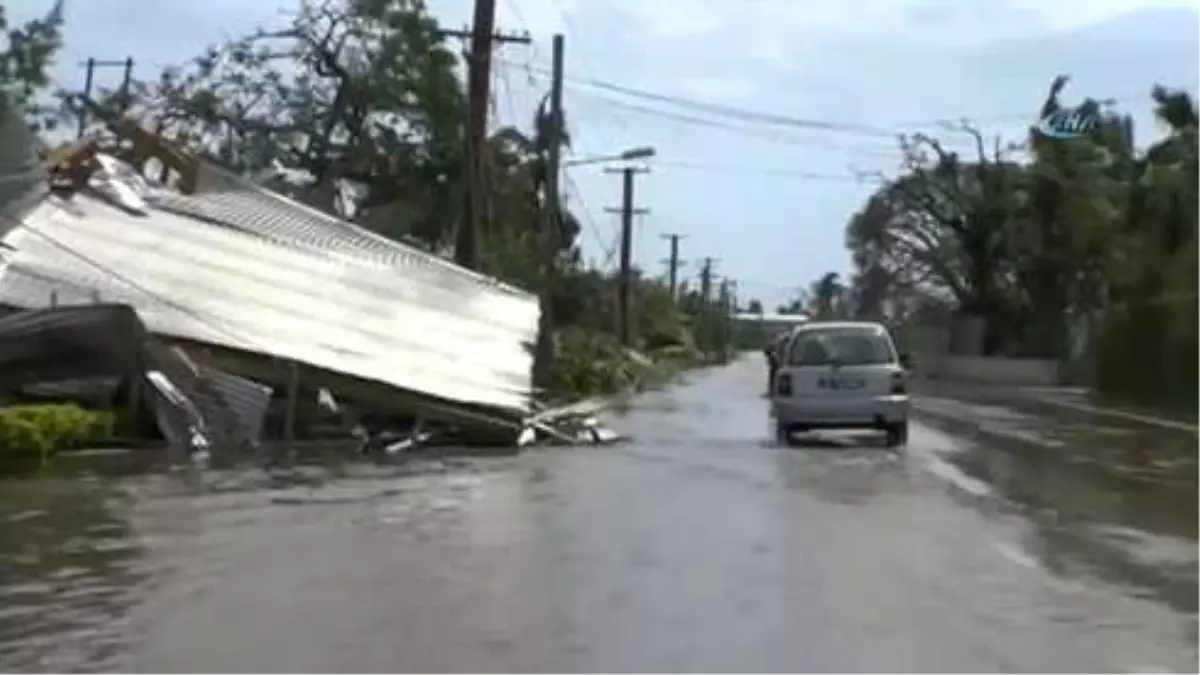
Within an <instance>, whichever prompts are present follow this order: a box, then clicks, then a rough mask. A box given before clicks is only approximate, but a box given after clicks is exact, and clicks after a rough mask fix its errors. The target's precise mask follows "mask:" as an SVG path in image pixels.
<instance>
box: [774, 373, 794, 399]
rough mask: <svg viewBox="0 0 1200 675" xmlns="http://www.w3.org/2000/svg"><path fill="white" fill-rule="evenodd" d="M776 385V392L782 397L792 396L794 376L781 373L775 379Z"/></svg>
mask: <svg viewBox="0 0 1200 675" xmlns="http://www.w3.org/2000/svg"><path fill="white" fill-rule="evenodd" d="M775 381H776V385H775V392H776V393H777V394H779V395H780V396H791V395H792V375H791V373H780V374H779V375H777V376H776V377H775Z"/></svg>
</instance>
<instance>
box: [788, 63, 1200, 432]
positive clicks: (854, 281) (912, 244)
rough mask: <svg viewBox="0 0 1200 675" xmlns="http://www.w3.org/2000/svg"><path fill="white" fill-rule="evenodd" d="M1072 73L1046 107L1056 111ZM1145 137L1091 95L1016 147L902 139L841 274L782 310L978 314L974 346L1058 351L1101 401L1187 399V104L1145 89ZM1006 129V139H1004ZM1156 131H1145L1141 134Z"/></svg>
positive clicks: (970, 133) (850, 229)
mask: <svg viewBox="0 0 1200 675" xmlns="http://www.w3.org/2000/svg"><path fill="white" fill-rule="evenodd" d="M1066 84H1067V78H1066V77H1059V78H1057V79H1055V80H1054V82H1053V83H1052V84H1051V86H1050V89H1049V93H1048V95H1047V97H1046V100H1045V102H1044V104H1043V108H1042V112H1043V114H1046V113H1050V112H1053V111H1055V110H1059V109H1061V108H1062V107H1063V106H1062V104H1061V103H1060V101H1059V96H1060V94H1061V93H1062V91H1063V89H1064V88H1065V87H1066ZM1147 90H1148V95H1149V96H1150V97H1151V98H1152V99H1153V101H1154V103H1155V105H1156V114H1157V118H1158V127H1159V128H1158V129H1156V130H1154V131H1155V132H1157V133H1155V134H1154V138H1153V139H1151V138H1149V137H1150V136H1151V134H1149V133H1146V132H1145V131H1144V130H1143V131H1142V133H1141V134H1139V135H1135V128H1134V124H1133V121H1132V120H1131V119H1130V118H1129V117H1127V116H1121V115H1119V114H1117V113H1115V112H1112V111H1111V110H1110V109H1108V108H1106V107H1104V106H1102V105H1101V104H1100V103H1099V102H1097V101H1093V100H1088V101H1085V102H1084V103H1083V105H1082V109H1083V110H1085V111H1086V112H1088V113H1090V114H1094V115H1096V116H1097V117H1098V119H1099V124H1098V125H1097V126H1096V129H1095V130H1094V132H1093V133H1091V134H1089V135H1088V136H1086V137H1084V138H1078V139H1071V140H1055V139H1051V138H1047V137H1045V136H1043V135H1041V134H1040V133H1039V132H1037V131H1036V130H1034V129H1030V131H1029V135H1028V137H1027V138H1025V139H1020V140H1022V141H1023V142H1021V143H1019V144H1006V143H1005V139H999V138H988V137H985V136H984V135H983V134H982V133H980V132H979V131H978V130H977V129H975V128H973V127H971V126H969V125H966V124H964V125H962V126H961V127H960V128H958V129H956V130H954V133H955V134H957V135H958V136H959V137H960V138H961V137H962V135H964V134H965V137H966V138H968V139H970V140H971V143H970V145H971V146H973V147H974V151H973V152H966V153H963V152H955V151H951V150H949V149H947V147H946V144H945V141H943V140H940V139H938V138H933V137H929V136H922V135H917V136H912V137H907V138H904V139H902V141H901V143H902V149H903V151H904V157H905V162H904V169H903V171H901V172H900V174H899V175H897V176H878V177H877V178H878V181H879V187H878V189H877V190H876V191H875V193H874V194H872V195H871V196H870V198H869V199H868V200H867V202H866V204H864V205H863V208H862V209H861V211H859V213H857V214H856V215H855V216H854V217H853V218H852V219H851V221H850V222H849V224H848V225H847V227H846V245H847V247H848V248H849V250H850V252H851V254H852V257H853V263H854V271H853V274H852V276H851V278H849V279H842V278H840V277H839V275H838V274H836V273H833V272H830V273H828V274H826V275H824V276H822V277H821V278H819V279H817V280H815V281H814V282H813V283H812V284H811V287H810V288H809V289H808V292H807V293H805V294H804V296H803V297H801V298H798V299H797V300H796V301H795V302H793V303H792V304H791V305H789V306H785V307H781V308H779V309H780V310H781V311H792V312H798V311H804V312H807V313H809V314H810V315H812V316H814V317H818V318H832V317H844V316H855V317H864V318H872V319H883V320H884V321H886V322H887V323H889V324H891V325H893V326H897V327H901V326H904V325H905V324H910V325H911V324H926V325H941V326H952V325H954V324H955V323H956V322H961V320H963V319H966V320H968V321H974V322H975V323H976V324H977V325H980V327H981V333H982V340H981V342H982V351H983V354H984V355H996V356H1014V357H1039V358H1051V359H1059V360H1062V361H1064V362H1065V363H1067V364H1068V367H1069V368H1070V373H1071V377H1072V378H1073V379H1075V380H1076V381H1079V382H1081V383H1084V384H1090V385H1092V386H1094V387H1095V389H1096V391H1097V392H1098V393H1099V395H1100V396H1101V397H1102V398H1103V399H1107V400H1110V401H1112V402H1115V403H1123V404H1134V405H1142V406H1152V407H1156V408H1159V409H1174V410H1188V411H1191V413H1192V415H1191V416H1192V417H1194V411H1195V410H1196V407H1197V403H1198V402H1197V386H1196V372H1197V369H1198V368H1200V364H1198V363H1197V354H1198V352H1200V343H1198V341H1197V324H1198V317H1197V296H1196V288H1197V267H1196V264H1197V261H1196V256H1197V212H1196V208H1197V200H1198V195H1197V183H1198V178H1197V136H1196V132H1197V119H1198V116H1197V108H1196V102H1195V101H1193V100H1192V99H1191V97H1190V96H1189V95H1188V94H1187V93H1186V92H1183V91H1174V90H1171V89H1167V88H1164V87H1158V86H1156V87H1153V88H1150V87H1147ZM1010 140H1011V139H1010ZM1151 141H1152V142H1151Z"/></svg>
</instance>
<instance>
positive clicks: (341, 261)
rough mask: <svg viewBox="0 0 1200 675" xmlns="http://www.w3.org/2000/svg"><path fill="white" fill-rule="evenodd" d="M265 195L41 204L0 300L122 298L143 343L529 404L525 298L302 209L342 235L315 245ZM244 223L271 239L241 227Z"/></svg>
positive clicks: (531, 317)
mask: <svg viewBox="0 0 1200 675" xmlns="http://www.w3.org/2000/svg"><path fill="white" fill-rule="evenodd" d="M260 197H261V195H259V197H255V199H257V200H258V201H259V202H260V203H274V206H273V207H271V208H266V209H265V211H264V212H261V213H256V214H253V215H252V214H251V213H250V212H249V210H248V209H234V215H229V214H225V215H224V216H217V215H215V214H207V217H197V216H199V215H200V214H198V213H197V214H195V215H184V214H183V211H184V210H185V209H183V208H181V207H180V205H179V204H178V203H176V204H174V205H170V204H164V206H166V207H168V208H170V210H169V211H168V210H167V209H165V208H152V209H151V210H149V211H148V212H147V213H146V214H143V215H139V214H136V213H131V212H129V211H127V210H125V209H122V208H120V207H118V206H115V205H113V204H111V203H109V202H107V201H105V200H103V199H101V198H98V197H94V196H91V195H89V194H86V193H81V194H78V195H76V196H75V197H74V198H72V199H71V200H70V201H69V202H64V201H62V200H60V199H57V198H47V199H45V200H44V201H42V202H41V203H40V204H39V205H37V206H36V207H35V208H34V209H32V210H31V211H29V212H28V213H27V214H26V215H25V217H24V218H23V220H22V224H21V225H20V226H19V227H16V228H14V229H12V230H11V231H9V232H7V233H6V234H5V235H4V237H3V238H2V239H0V242H2V243H4V244H7V245H8V246H10V247H11V248H12V249H15V250H11V251H3V252H0V303H3V304H9V305H13V306H18V307H25V308H35V307H46V306H49V305H50V304H52V303H53V302H56V301H57V302H58V303H60V304H76V303H89V302H93V301H95V300H96V299H97V298H100V299H102V300H103V301H104V302H122V303H127V304H130V305H132V306H133V307H135V308H136V309H137V310H138V313H139V315H140V316H141V317H142V318H143V320H144V321H145V323H146V325H147V326H148V327H149V329H150V330H151V331H152V332H154V333H159V334H164V335H170V336H175V337H180V338H186V339H190V340H195V341H199V342H205V343H210V344H216V345H220V346H225V347H231V348H235V349H240V350H245V351H250V352H257V353H262V354H268V355H273V356H278V357H281V358H286V359H291V360H295V361H298V362H301V363H308V364H311V365H314V366H317V367H320V368H324V369H328V370H331V371H336V372H340V373H344V374H347V375H350V376H354V377H358V378H362V379H366V380H371V381H375V382H380V383H384V384H388V385H392V386H395V387H399V388H403V389H407V390H410V391H413V392H418V393H422V394H425V395H428V396H433V397H437V398H440V399H445V400H449V401H456V402H461V403H466V404H472V405H479V406H486V407H489V408H495V409H499V410H503V411H506V412H509V413H512V414H523V413H524V412H526V411H527V410H528V406H529V399H530V392H531V389H532V386H531V382H530V368H531V365H532V355H531V353H530V350H529V345H532V343H533V342H534V341H535V339H536V334H537V323H538V315H539V312H540V308H539V305H538V302H537V300H536V298H534V297H533V296H531V295H529V294H527V293H523V292H520V291H516V290H515V289H511V288H509V287H505V286H503V285H501V284H498V283H496V282H494V281H491V280H488V279H487V278H486V277H480V276H479V275H477V274H475V273H473V272H469V271H467V270H464V269H462V268H458V267H455V266H454V265H452V264H450V263H447V262H445V261H440V260H438V261H430V260H428V258H429V257H431V256H429V255H428V254H424V253H422V252H419V251H416V250H415V249H411V248H409V247H405V246H403V245H401V244H398V243H395V242H390V241H388V240H383V241H382V242H381V241H378V240H373V239H372V237H373V235H372V237H365V235H362V233H361V232H357V228H352V227H347V228H344V231H342V230H339V226H338V223H340V221H337V220H336V219H326V220H325V221H324V222H319V221H321V219H320V218H315V217H312V216H311V214H310V216H309V217H310V218H313V220H309V221H307V222H308V223H309V225H310V226H314V220H315V221H318V222H317V223H316V225H315V226H316V227H319V228H324V231H325V233H329V232H333V233H335V234H337V233H338V232H342V234H345V233H347V232H348V233H350V234H349V235H348V236H347V237H339V236H335V237H333V238H332V239H321V238H320V237H317V238H316V239H314V238H313V237H312V236H308V235H304V230H303V228H302V227H299V226H297V225H292V226H291V227H290V228H289V226H288V225H287V222H288V219H289V218H296V217H299V216H298V215H297V214H298V213H299V212H302V211H304V209H305V208H306V207H300V208H299V209H296V208H294V207H291V206H287V205H284V206H280V205H279V204H281V203H282V202H278V201H277V200H273V199H266V200H262V199H261V198H260ZM225 198H226V199H229V195H228V194H226V195H225ZM203 199H205V198H204V197H203V196H201V197H200V201H203ZM207 199H209V200H212V199H215V198H214V197H212V196H209V197H208V198H207ZM280 199H282V198H280ZM233 200H234V201H236V200H237V198H236V197H234V198H233ZM193 206H195V201H194V202H193ZM297 206H298V205H297ZM322 218H325V217H322ZM255 220H257V222H258V223H259V225H258V227H260V228H273V229H274V232H273V233H270V232H268V233H263V232H254V231H248V223H250V222H251V221H255ZM330 221H332V222H330ZM342 225H346V224H342ZM288 233H292V235H295V234H296V233H300V235H296V236H290V237H289V236H288ZM318 234H320V232H319V231H318ZM302 235H303V236H302ZM366 239H371V240H372V241H371V247H364V246H363V244H364V243H365V241H364V240H366ZM380 239H382V238H380ZM368 249H369V250H372V251H374V252H375V255H367V254H366V252H365V251H366V250H368ZM400 253H403V254H405V255H407V256H408V258H407V259H415V260H416V261H417V262H419V263H420V264H404V260H405V259H406V257H405V255H400Z"/></svg>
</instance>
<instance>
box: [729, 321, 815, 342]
mask: <svg viewBox="0 0 1200 675" xmlns="http://www.w3.org/2000/svg"><path fill="white" fill-rule="evenodd" d="M809 320H810V319H809V316H808V315H807V314H778V313H775V312H766V313H763V314H754V313H751V312H738V313H737V314H734V315H733V332H734V344H736V345H737V346H738V348H740V349H762V348H763V346H764V345H766V344H767V340H769V339H770V338H771V336H773V335H775V334H776V333H778V332H780V331H785V330H788V329H789V328H793V327H795V326H798V325H800V324H802V323H806V322H807V321H809Z"/></svg>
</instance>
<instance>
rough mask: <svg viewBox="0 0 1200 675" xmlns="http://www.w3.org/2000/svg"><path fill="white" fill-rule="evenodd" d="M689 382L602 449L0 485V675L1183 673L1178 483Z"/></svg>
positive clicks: (740, 367)
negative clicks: (1118, 475)
mask: <svg viewBox="0 0 1200 675" xmlns="http://www.w3.org/2000/svg"><path fill="white" fill-rule="evenodd" d="M688 379H689V380H690V382H689V383H687V384H684V385H682V386H680V387H676V388H673V389H671V390H669V391H664V392H658V393H651V394H648V395H646V396H643V397H642V398H640V399H639V400H638V401H637V402H636V404H635V405H634V406H632V407H631V409H630V410H628V411H625V412H624V413H622V414H621V415H619V416H615V417H614V418H613V420H612V421H613V426H614V427H616V428H618V429H619V430H620V431H622V432H623V433H626V434H628V435H630V436H631V437H632V440H631V442H629V443H626V444H623V445H619V446H614V447H607V448H585V449H573V450H540V451H534V452H531V453H527V454H525V455H523V456H521V457H514V458H500V459H471V460H465V459H458V460H431V461H427V462H422V463H418V464H414V465H407V466H404V467H381V466H369V465H339V466H325V467H316V466H310V467H301V468H293V469H275V470H272V471H271V472H266V471H263V470H261V469H246V470H236V471H235V470H228V471H210V472H208V473H205V474H203V475H182V474H161V473H159V474H139V475H131V476H124V477H119V478H118V477H91V478H88V477H74V478H63V477H60V478H44V479H38V480H22V481H9V482H4V483H0V669H3V670H32V671H48V670H56V671H62V670H72V671H75V670H78V671H113V670H125V671H129V670H132V671H160V672H161V671H168V672H171V671H176V672H177V671H217V672H224V671H239V672H246V671H264V672H283V671H291V672H295V671H300V672H312V671H326V672H329V671H333V672H337V671H414V670H415V671H481V670H482V671H511V670H529V671H563V670H566V671H614V670H615V671H685V670H686V671H808V670H823V671H864V670H866V671H872V670H873V671H879V670H883V671H956V672H963V671H967V672H979V671H991V672H996V671H1041V672H1045V671H1093V672H1096V671H1099V672H1145V671H1161V670H1176V671H1194V670H1195V668H1196V658H1197V643H1196V613H1195V612H1196V607H1195V605H1196V568H1195V561H1194V558H1193V559H1192V560H1190V562H1189V561H1187V560H1181V559H1180V558H1179V555H1174V557H1173V556H1172V555H1167V554H1165V553H1161V552H1162V551H1172V552H1175V551H1176V548H1172V546H1170V545H1169V543H1168V542H1175V543H1180V542H1182V544H1188V545H1190V547H1191V549H1192V555H1193V556H1194V553H1195V538H1196V531H1195V519H1196V511H1197V502H1196V492H1195V485H1194V483H1192V484H1191V485H1190V487H1188V486H1186V485H1185V486H1184V487H1179V485H1178V484H1176V487H1175V488H1174V489H1173V490H1170V491H1165V492H1163V493H1162V495H1161V499H1156V498H1155V495H1154V491H1152V490H1151V491H1142V492H1138V491H1136V490H1133V489H1132V488H1130V487H1129V485H1127V484H1125V483H1122V482H1120V481H1114V480H1112V479H1111V478H1109V477H1107V476H1106V475H1105V474H1104V472H1091V473H1088V470H1087V467H1086V466H1082V467H1079V471H1081V472H1082V473H1079V474H1074V473H1071V472H1068V471H1067V470H1066V469H1064V468H1063V467H1064V466H1066V465H1069V464H1070V462H1055V461H1049V460H1048V459H1047V458H1046V457H1045V456H1039V455H1037V454H1036V453H1031V452H1030V451H1028V450H1027V449H1016V448H1005V447H992V446H989V445H988V444H987V442H986V441H984V440H982V437H972V436H970V434H968V433H967V431H966V430H955V429H951V428H948V427H945V426H943V425H936V426H935V425H932V423H931V425H926V424H924V423H918V424H915V425H914V427H913V429H912V433H911V439H910V446H909V448H908V449H907V450H906V451H904V452H902V453H896V452H890V451H888V450H885V449H884V448H883V447H882V444H881V442H880V441H879V440H878V439H875V438H873V437H871V436H858V435H856V436H848V435H842V434H831V435H828V436H824V437H818V438H814V439H811V440H810V442H807V443H805V444H803V445H801V446H800V447H797V448H780V447H777V446H775V445H774V444H773V443H772V442H770V441H769V440H768V439H769V438H770V437H771V434H770V433H769V431H768V430H769V420H768V418H767V413H766V403H765V401H764V400H763V399H762V398H760V390H761V387H762V381H763V370H762V364H761V361H760V359H754V358H750V359H746V360H743V361H740V362H738V363H735V364H734V365H732V366H729V367H725V368H721V369H715V370H710V371H706V372H699V373H695V374H692V375H691V376H689V378H688ZM1087 442H1091V441H1086V440H1075V441H1071V442H1070V443H1074V444H1075V445H1078V444H1081V443H1087ZM1163 442H1164V443H1167V442H1174V441H1171V440H1169V439H1166V440H1163ZM1070 443H1068V444H1067V445H1065V446H1062V447H1059V448H1058V450H1059V451H1062V450H1063V448H1064V447H1065V448H1067V449H1069V450H1071V451H1072V452H1073V453H1075V452H1085V451H1086V449H1087V448H1086V447H1082V446H1080V447H1075V446H1074V445H1070ZM1068 446H1069V447H1068ZM1105 447H1106V448H1107V446H1105ZM1191 447H1192V452H1193V453H1194V452H1195V444H1194V441H1193V442H1192V446H1191ZM1051 450H1053V448H1049V449H1046V451H1047V452H1049V451H1051ZM1063 456H1065V455H1063ZM980 466H983V467H985V468H980ZM1193 473H1194V471H1193ZM1177 511H1183V513H1177ZM1189 519H1190V520H1189ZM1189 523H1190V530H1189V529H1188V526H1189ZM1156 552H1158V553H1161V554H1160V555H1157V556H1156V555H1153V554H1155V553H1156Z"/></svg>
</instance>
